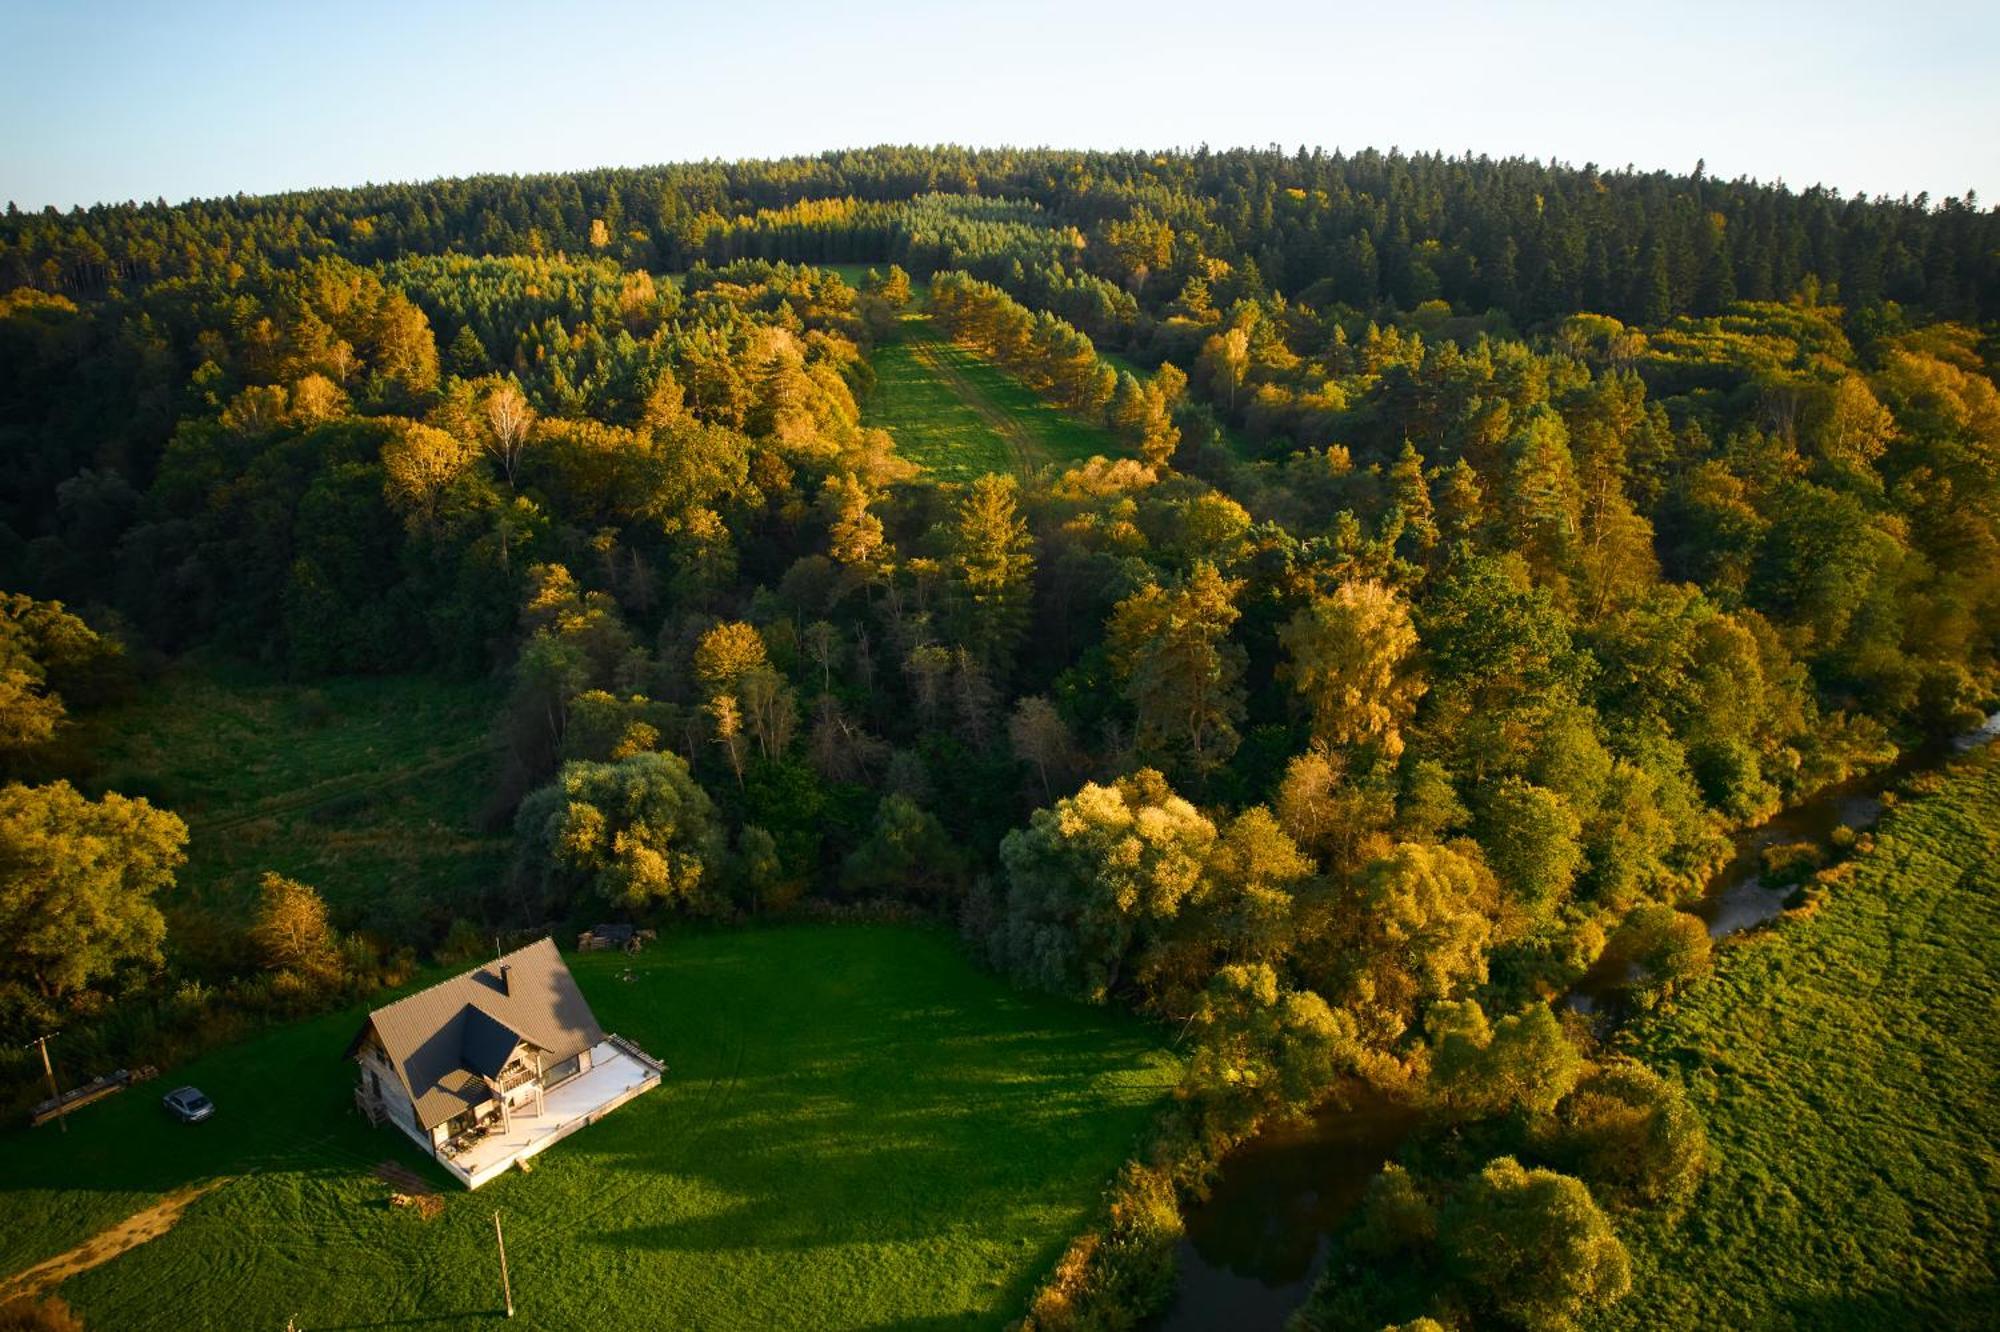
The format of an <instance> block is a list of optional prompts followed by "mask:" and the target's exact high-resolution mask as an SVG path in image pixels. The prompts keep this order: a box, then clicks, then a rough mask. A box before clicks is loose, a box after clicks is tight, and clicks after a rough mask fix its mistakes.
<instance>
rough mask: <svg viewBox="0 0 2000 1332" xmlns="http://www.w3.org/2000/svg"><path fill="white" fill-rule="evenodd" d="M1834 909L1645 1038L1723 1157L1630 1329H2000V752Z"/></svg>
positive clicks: (1730, 961) (1659, 1255)
mask: <svg viewBox="0 0 2000 1332" xmlns="http://www.w3.org/2000/svg"><path fill="white" fill-rule="evenodd" d="M1856 871H1857V872H1856V874H1855V877H1854V879H1853V880H1852V881H1851V882H1850V883H1848V884H1847V885H1846V886H1845V887H1844V888H1836V889H1835V890H1834V893H1833V896H1832V900H1831V901H1830V902H1829V903H1828V905H1827V907H1826V908H1825V909H1824V910H1823V911H1822V912H1821V913H1820V914H1819V915H1818V916H1816V917H1814V918H1812V919H1809V920H1804V921H1798V922H1793V923H1791V924H1788V925H1786V926H1784V927H1782V928H1780V929H1778V930H1776V931H1774V932H1771V933H1768V934H1766V935H1764V936H1762V937H1760V938H1756V939H1752V940H1749V941H1746V942H1745V943H1744V944H1743V945H1742V946H1740V947H1735V948H1731V949H1728V950H1726V951H1725V953H1724V955H1723V956H1722V958H1721V960H1720V964H1719V966H1718V969H1717V973H1716V975H1715V977H1714V978H1713V979H1711V980H1710V981H1708V982H1707V983H1705V984H1704V985H1702V986H1701V987H1700V988H1698V989H1697V990H1695V991H1693V992H1691V993H1690V994H1689V995H1688V996H1687V998H1686V999H1685V1000H1684V1001H1683V1002H1682V1003H1681V1005H1680V1006H1679V1007H1678V1008H1677V1009H1676V1010H1675V1011H1673V1012H1670V1013H1667V1014H1663V1015H1661V1016H1659V1017H1657V1018H1655V1019H1653V1020H1651V1021H1649V1022H1646V1023H1643V1024H1642V1025H1641V1026H1640V1027H1639V1028H1638V1029H1637V1032H1636V1034H1637V1036H1638V1040H1639V1053H1640V1054H1641V1055H1642V1056H1643V1057H1644V1058H1645V1059H1646V1060H1647V1061H1648V1062H1650V1063H1652V1064H1653V1065H1654V1066H1656V1067H1658V1068H1660V1069H1661V1070H1662V1071H1666V1072H1669V1073H1671V1074H1672V1075H1674V1076H1677V1077H1679V1078H1680V1079H1681V1080H1682V1081H1683V1082H1684V1083H1685V1084H1686V1085H1687V1087H1688V1089H1689V1091H1690V1093H1691V1094H1692V1095H1693V1097H1694V1098H1695V1102H1696V1104H1697V1105H1698V1106H1699V1108H1700V1109H1701V1111H1702V1114H1703V1116H1704V1118H1705V1119H1706V1121H1707V1123H1708V1131H1709V1135H1710V1138H1711V1139H1712V1141H1713V1144H1714V1148H1715V1156H1716V1166H1715V1171H1714V1175H1713V1177H1712V1178H1711V1179H1710V1180H1709V1181H1708V1183H1707V1184H1706V1185H1705V1186H1704V1187H1703V1190H1702V1192H1701V1194H1700V1196H1699V1198H1698V1200H1697V1202H1696V1205H1695V1207H1694V1209H1693V1211H1692V1212H1691V1214H1690V1215H1689V1216H1688V1217H1687V1218H1686V1219H1685V1220H1684V1222H1683V1224H1682V1226H1681V1228H1680V1229H1678V1230H1669V1229H1666V1228H1664V1227H1662V1226H1659V1225H1657V1224H1654V1223H1651V1222H1647V1223H1642V1224H1641V1225H1640V1226H1639V1227H1638V1228H1637V1233H1636V1234H1635V1235H1633V1236H1632V1237H1631V1247H1632V1252H1633V1259H1634V1274H1633V1275H1634V1292H1633V1294H1632V1296H1631V1297H1630V1298H1629V1299H1627V1300H1626V1301H1624V1302H1623V1303H1622V1304H1620V1305H1619V1306H1618V1307H1617V1308H1616V1309H1614V1310H1613V1311H1612V1316H1611V1317H1609V1318H1607V1319H1605V1320H1604V1322H1605V1324H1606V1325H1607V1326H1615V1327H1626V1328H1661V1327H1675V1328H1697V1327H1699V1328H1708V1327H1740V1328H1857V1329H1859V1328H1882V1327H1928V1328H1939V1327H1992V1326H1996V1325H2000V1290H1997V1289H1996V1286H1995V1282H1994V1252H1995V1240H1996V1237H2000V1224H1996V1210H2000V1157H1996V1155H1995V1143H1996V1142H2000V1099H1996V1097H1995V1095H1994V1069H1995V1067H1996V1066H2000V1037H1996V1031H2000V968H1997V967H1996V956H2000V951H1997V950H2000V756H1996V755H1992V754H1988V755H1986V756H1985V757H1984V758H1983V759H1982V760H1980V761H1979V762H1977V763H1976V764H1975V765H1973V766H1971V767H1970V768H1968V769H1966V770H1963V771H1961V772H1960V773H1959V774H1958V775H1956V776H1955V777H1954V778H1953V779H1952V780H1951V782H1950V783H1949V785H1948V786H1947V787H1946V788H1945V790H1944V791H1943V792H1942V793H1941V794H1939V795H1936V796H1932V797H1929V798H1927V799H1924V800H1921V801H1918V802H1915V803H1913V804H1911V805H1908V806H1906V807H1904V808H1902V809H1900V810H1898V811H1897V812H1895V813H1894V814H1893V815H1892V816H1891V817H1890V819H1889V820H1888V821H1887V823H1886V824H1885V825H1884V828H1883V832H1882V836H1881V838H1880V841H1879V844H1878V846H1877V848H1876V850H1875V851H1874V852H1873V853H1872V854H1870V855H1867V856H1865V857H1863V858H1862V859H1861V861H1860V862H1858V864H1857V867H1856Z"/></svg>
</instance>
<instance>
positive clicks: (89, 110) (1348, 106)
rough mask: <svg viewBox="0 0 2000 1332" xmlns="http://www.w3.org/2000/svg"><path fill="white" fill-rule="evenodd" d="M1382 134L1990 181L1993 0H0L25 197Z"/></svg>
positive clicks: (1405, 139)
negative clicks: (859, 152) (834, 153)
mask: <svg viewBox="0 0 2000 1332" xmlns="http://www.w3.org/2000/svg"><path fill="white" fill-rule="evenodd" d="M944 142H954V143H969V144H975V145H982V146H993V145H1004V144H1012V145H1051V146H1056V147H1065V148H1171V147H1193V146H1197V145H1200V144H1203V143H1206V144H1208V145H1210V146H1212V147H1218V148H1220V147H1232V146H1264V145H1267V144H1272V143H1277V144H1282V145H1284V146H1285V147H1286V148H1288V149H1290V148H1295V147H1297V146H1299V145H1301V144H1305V145H1310V146H1319V147H1324V148H1328V149H1333V148H1346V149H1349V150H1353V149H1358V148H1365V147H1375V148H1384V149H1386V148H1389V147H1401V148H1403V149H1404V150H1406V151H1443V152H1448V153H1468V152H1469V153H1473V154H1486V155H1491V156H1523V157H1531V158H1537V159H1540V160H1545V161H1546V160H1549V159H1556V160H1559V161H1563V162H1568V163H1571V164H1574V165H1582V164H1583V163H1585V162H1595V163H1597V164H1598V165H1599V166H1601V167H1607V168H1615V167H1620V166H1624V165H1626V164H1632V165H1636V166H1637V167H1639V168H1640V169H1642V170H1650V169H1655V168H1665V169H1669V170H1673V171H1676V172H1686V171H1689V170H1691V169H1692V168H1693V167H1694V165H1695V162H1696V161H1697V160H1705V161H1706V163H1707V169H1708V172H1709V174H1710V175H1711V176H1720V177H1725V178H1733V177H1736V176H1752V177H1755V178H1757V179H1760V180H1766V181H1777V180H1782V181H1784V182H1785V183H1787V184H1789V185H1792V186H1794V187H1799V188H1803V187H1805V186H1809V185H1813V184H1823V185H1827V186H1830V187H1834V188H1837V189H1839V190H1841V191H1842V192H1843V193H1847V194H1852V193H1855V192H1856V191H1861V192H1866V193H1868V194H1871V195H1873V194H1887V195H1903V194H1910V195H1914V194H1917V193H1919V192H1928V193H1929V194H1930V195H1931V197H1932V199H1933V200H1941V199H1943V198H1944V197H1945V196H1947V195H1959V196H1963V195H1964V193H1965V192H1966V191H1967V190H1969V189H1976V190H1977V191H1978V192H1979V195H1980V197H1981V199H1982V201H1984V202H1985V203H1986V205H1987V206H1991V205H1992V204H1993V203H1995V202H2000V3H1996V2H1995V0H1986V3H1984V4H1966V3H1948V4H1941V3H1933V2H1931V0H1907V2H1906V3H1900V4H1898V3H1881V2H1880V0H1877V2H1876V3H1871V4H1850V3H1847V0H1823V2H1822V3H1817V4H1796V3H1757V2H1756V0H1736V2H1735V3H1709V0H1685V2H1676V0H1658V2H1657V3H1654V4H1649V5H1644V6H1640V5H1634V4H1626V3H1619V0H1598V3H1595V4H1578V3H1557V2H1555V0H1545V2H1543V3H1517V4H1509V3H1505V2H1504V0H1491V2H1490V3H1486V4H1470V3H1458V2H1457V0H1422V2H1420V3H1406V4H1397V3H1394V0H1373V2H1372V3H1369V4H1366V5H1353V4H1347V3H1344V2H1340V0H1310V2H1308V3H1278V4H1257V3H1247V4H1226V3H1218V0H1205V2H1204V3H1182V0H1156V2H1155V3H1150V4H1130V3H1121V4H1104V5H1091V4H1087V3H1084V2H1083V0H1070V2H1069V3H1048V2H1046V0H1006V2H1004V3H1003V2H1001V0H985V2H984V3H976V4H965V3H960V2H959V0H902V2H900V3H869V0H852V2H851V3H826V2H825V0H821V3H778V2H776V0H725V2H716V0H710V2H709V3H704V4H699V5H687V4H681V3H653V4H640V3H626V2H625V0H597V2H596V3H593V4H588V5H581V6H569V5H551V4H541V5H529V4H514V3H508V2H506V0H488V3H484V4H460V3H425V0H402V2H401V3H395V4H382V3H376V2H375V0H326V2H315V0H263V2H262V3H235V2H233V0H156V3H151V4H135V3H106V2H101V0H0V201H8V200H11V201H13V202H15V203H17V204H19V205H20V206H21V207H23V208H41V207H43V206H45V205H49V204H54V205H56V206H58V207H63V208H67V207H70V206H73V205H77V204H89V203H93V202H103V201H123V200H128V199H152V198H165V199H167V200H169V201H171V202H180V201H182V200H185V199H189V198H200V197H209V196H214V195H221V194H235V193H253V194H257V193H269V192H273V191H280V190H288V189H300V188H307V187H314V186H334V185H358V184H363V183H366V182H371V181H375V182H380V181H401V180H426V179H432V178H435V177H439V176H457V175H468V174H473V173H479V172H532V171H562V170H574V169H582V168H588V167H595V166H637V165H644V164H648V163H657V162H678V161H689V160H696V159H704V158H739V157H776V156H787V155H792V154H798V153H813V152H819V151H822V150H825V149H831V148H847V147H860V146H866V145H870V144H877V143H924V144H931V143H944Z"/></svg>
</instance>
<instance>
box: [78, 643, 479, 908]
mask: <svg viewBox="0 0 2000 1332" xmlns="http://www.w3.org/2000/svg"><path fill="white" fill-rule="evenodd" d="M499 701H500V700H499V696H498V694H497V693H496V692H495V690H494V689H493V688H492V687H490V686H488V685H485V684H468V683H457V682H451V681H444V680H437V679H431V678H421V677H410V678H386V679H385V678H371V679H345V680H330V681H327V682H325V683H323V684H319V685H314V686H311V687H302V686H299V685H294V684H288V683H282V682H275V681H271V680H268V679H264V678H261V677H257V676H254V675H249V674H247V673H245V672H244V671H243V670H242V669H241V668H235V667H217V668H213V669H204V668H202V667H200V666H196V665H183V666H179V667H176V668H174V669H173V670H172V671H170V672H169V673H168V674H167V675H165V676H163V677H162V678H161V679H159V680H157V681H151V682H148V683H147V685H146V686H145V687H144V688H143V690H142V691H141V692H140V695H139V697H138V699H136V700H135V701H134V702H132V703H129V704H126V705H123V706H120V707H115V708H111V709H107V710H105V711H101V712H98V713H95V714H91V715H89V716H87V717H86V718H85V719H84V720H83V722H82V725H81V731H82V734H81V735H80V736H79V737H78V741H79V747H80V748H82V750H83V751H84V752H87V753H89V754H91V755H92V757H93V759H94V761H95V764H96V766H95V768H94V770H93V772H92V775H91V778H90V780H89V782H88V785H90V786H92V787H94V788H99V789H109V790H114V791H121V792H124V793H125V794H127V795H143V796H145V797H146V798H148V799H149V800H151V801H153V802H154V803H155V804H158V805H162V806H164V807H165V808H168V809H171V810H173V811H174V812H175V813H177V814H179V815H180V816H181V817H182V818H183V819H185V820H187V823H188V828H189V834H190V835H189V839H188V864H187V866H186V867H185V868H184V869H183V870H182V871H181V873H180V875H179V881H178V884H177V886H176V887H175V889H174V891H173V893H172V894H171V896H170V898H169V899H168V906H169V909H170V911H171V912H173V913H174V914H175V915H176V918H177V919H180V918H183V917H185V918H188V919H192V918H193V917H195V916H197V915H201V914H206V915H207V916H208V917H209V918H211V919H214V920H219V921H239V922H240V921H241V920H242V919H243V918H244V912H245V910H246V908H247V907H248V904H249V903H250V902H251V901H252V899H253V898H254V895H255V891H256V884H257V880H258V878H259V877H260V876H261V875H262V873H263V872H264V871H265V870H267V869H268V870H277V871H278V872H280V873H283V874H286V875H289V876H291V877H293V878H296V879H300V880H302V881H304V882H306V883H309V884H311V885H313V887H315V888H317V889H318V890H319V891H320V893H321V895H322V896H324V897H325V898H326V900H327V902H328V904H329V906H330V907H331V908H332V910H333V913H334V916H335V918H336V920H337V921H338V923H339V924H341V925H342V926H343V927H346V928H357V927H358V928H367V927H373V928H376V929H378V930H380V931H382V932H383V933H384V934H385V935H387V936H389V937H392V938H409V937H412V936H413V927H414V925H415V924H416V922H415V921H414V920H413V917H415V916H417V915H420V914H424V913H429V914H430V915H433V916H438V917H444V918H448V917H449V916H451V915H453V914H465V913H463V912H459V911H457V910H455V908H456V907H458V906H460V905H462V904H465V903H467V902H469V901H470V900H471V899H472V898H474V897H475V896H476V895H477V894H478V893H480V892H482V891H485V890H486V889H487V888H489V887H490V886H491V885H492V884H494V883H496V882H498V880H499V876H500V875H501V874H502V873H503V871H504V869H505V866H506V863H507V857H508V855H509V853H510V851H511V847H512V843H511V841H510V839H509V838H507V837H506V836H505V835H501V836H497V837H496V836H488V835H485V834H483V833H481V832H479V831H478V830H477V829H478V818H479V812H480V809H481V806H482V805H483V804H484V803H485V801H486V799H487V797H488V794H489V792H490V789H491V783H492V778H493V760H492V749H491V743H492V742H491V738H490V737H491V732H492V724H493V717H494V713H495V711H496V710H497V708H498V707H499Z"/></svg>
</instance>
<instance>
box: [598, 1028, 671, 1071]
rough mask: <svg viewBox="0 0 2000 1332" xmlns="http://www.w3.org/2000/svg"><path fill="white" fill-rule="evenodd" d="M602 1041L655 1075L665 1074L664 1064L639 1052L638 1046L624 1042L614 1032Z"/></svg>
mask: <svg viewBox="0 0 2000 1332" xmlns="http://www.w3.org/2000/svg"><path fill="white" fill-rule="evenodd" d="M604 1039H605V1042H606V1043H607V1044H609V1045H610V1046H611V1047H612V1048H613V1049H615V1050H618V1051H619V1052H621V1053H623V1054H627V1055H630V1056H631V1057H632V1058H633V1059H635V1060H637V1061H638V1062H639V1063H641V1064H643V1065H645V1066H646V1067H647V1068H650V1069H652V1070H653V1071H654V1072H655V1073H665V1072H666V1071H667V1066H666V1065H665V1064H663V1063H661V1062H660V1061H659V1060H657V1059H655V1058H653V1056H651V1055H649V1054H647V1053H646V1052H645V1051H644V1050H641V1049H640V1048H639V1047H638V1046H636V1045H634V1044H633V1043H632V1042H631V1041H628V1040H626V1039H625V1038H624V1037H623V1036H620V1035H618V1034H617V1033H616V1032H612V1033H610V1034H608V1035H606V1036H605V1038H604Z"/></svg>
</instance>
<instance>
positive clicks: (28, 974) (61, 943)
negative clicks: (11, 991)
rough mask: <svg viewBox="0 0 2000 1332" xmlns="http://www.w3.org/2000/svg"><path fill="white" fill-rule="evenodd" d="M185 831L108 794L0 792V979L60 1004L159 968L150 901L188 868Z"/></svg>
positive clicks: (63, 785) (15, 788) (59, 788)
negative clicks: (130, 968) (137, 969)
mask: <svg viewBox="0 0 2000 1332" xmlns="http://www.w3.org/2000/svg"><path fill="white" fill-rule="evenodd" d="M186 845H187V825H186V824H185V823H182V822H181V820H180V819H179V818H178V817H177V816H175V815H173V814H171V813H168V812H167V811H166V810H163V809H155V808H154V807H153V806H152V805H151V804H149V803H147V802H146V801H144V800H139V799H131V798H128V797H126V796H122V795H119V794H118V793H117V792H115V791H113V792H110V793H108V794H106V795H105V796H104V798H103V799H102V800H90V799H88V798H86V797H85V796H83V795H82V794H80V793H79V792H78V791H77V790H76V788H74V787H72V786H71V785H70V784H69V783H68V782H55V783H52V784H50V785H48V786H23V785H21V784H19V783H12V784H10V785H7V786H5V787H0V938H5V939H6V940H7V947H6V949H5V950H4V952H0V977H4V978H5V979H6V980H8V981H11V982H14V983H17V984H22V985H26V986H30V987H32V988H33V991H34V992H35V993H36V994H38V995H39V996H41V997H42V998H43V999H60V998H63V997H65V996H67V995H71V994H74V993H75V992H77V991H78V990H81V989H83V988H84V987H85V986H87V985H89V984H91V983H92V982H94V981H98V980H103V979H105V978H106V977H108V976H110V975H112V974H113V973H114V972H116V971H117V970H118V969H119V968H120V967H122V966H126V965H129V964H139V965H153V966H157V965H158V964H159V962H160V942H161V940H162V939H164V938H165V937H166V930H167V927H166V921H165V919H164V918H163V917H162V916H161V915H160V909H159V907H158V906H156V905H154V898H155V896H156V895H157V894H158V893H159V892H160V891H161V890H162V889H164V888H167V887H170V886H171V885H172V884H173V881H174V871H175V870H176V869H178V868H179V867H180V866H181V864H182V863H183V862H185V860H186V859H187V857H186V855H185V854H184V853H183V848H184V847H185V846H186Z"/></svg>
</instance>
